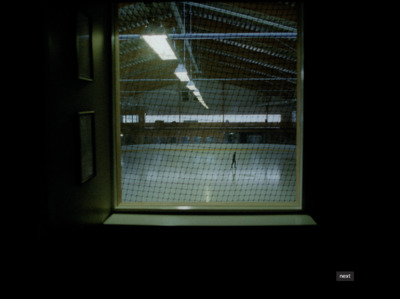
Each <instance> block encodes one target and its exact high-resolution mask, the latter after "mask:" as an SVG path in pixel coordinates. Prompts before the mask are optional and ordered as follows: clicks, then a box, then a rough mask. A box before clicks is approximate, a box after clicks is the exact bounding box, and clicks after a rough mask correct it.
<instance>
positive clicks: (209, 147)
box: [121, 144, 296, 204]
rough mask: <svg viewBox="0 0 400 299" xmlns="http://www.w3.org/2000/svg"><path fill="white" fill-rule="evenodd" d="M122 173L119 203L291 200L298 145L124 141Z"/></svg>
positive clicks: (284, 201) (294, 192) (293, 200)
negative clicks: (133, 142)
mask: <svg viewBox="0 0 400 299" xmlns="http://www.w3.org/2000/svg"><path fill="white" fill-rule="evenodd" d="M234 152H236V168H235V165H233V167H231V166H232V156H233V153H234ZM121 176H122V177H121V186H122V202H123V203H177V204H182V203H223V202H226V203H294V202H295V201H296V146H295V145H277V144H199V145H196V144H182V145H176V144H175V145H171V144H161V145H160V144H158V145H155V144H152V145H126V146H122V149H121Z"/></svg>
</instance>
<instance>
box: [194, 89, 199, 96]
mask: <svg viewBox="0 0 400 299" xmlns="http://www.w3.org/2000/svg"><path fill="white" fill-rule="evenodd" d="M193 95H194V96H196V97H199V96H200V91H199V90H198V89H197V88H196V89H194V90H193Z"/></svg>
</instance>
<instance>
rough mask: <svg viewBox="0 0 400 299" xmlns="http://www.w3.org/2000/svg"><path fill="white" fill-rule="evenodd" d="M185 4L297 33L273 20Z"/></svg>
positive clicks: (198, 4)
mask: <svg viewBox="0 0 400 299" xmlns="http://www.w3.org/2000/svg"><path fill="white" fill-rule="evenodd" d="M185 3H186V4H188V5H191V6H195V7H199V8H203V9H208V10H211V11H214V12H219V13H223V14H226V15H230V16H233V17H237V18H241V19H245V20H248V21H252V22H256V23H259V24H263V25H268V26H271V27H275V28H279V29H283V30H286V31H290V32H297V28H296V27H292V26H287V25H284V24H280V23H278V22H277V21H276V20H275V19H273V20H272V19H271V20H266V19H264V18H263V19H262V18H257V17H254V16H250V15H247V14H243V13H239V12H235V11H231V10H227V9H223V8H219V7H215V6H211V5H206V4H202V3H195V2H185ZM266 17H267V16H266Z"/></svg>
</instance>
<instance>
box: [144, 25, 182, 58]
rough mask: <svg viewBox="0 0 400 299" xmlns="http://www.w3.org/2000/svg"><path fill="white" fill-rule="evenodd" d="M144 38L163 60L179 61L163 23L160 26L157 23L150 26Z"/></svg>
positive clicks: (145, 31)
mask: <svg viewBox="0 0 400 299" xmlns="http://www.w3.org/2000/svg"><path fill="white" fill-rule="evenodd" d="M153 22H154V20H153ZM142 38H143V40H144V41H145V42H146V43H147V44H148V45H149V46H150V48H152V49H153V51H154V52H156V53H157V55H158V56H159V57H160V58H161V59H162V60H176V59H178V58H177V57H176V55H175V52H174V50H173V49H172V48H171V46H170V44H169V43H168V35H167V32H166V30H165V28H164V27H163V26H162V24H161V22H160V24H159V25H156V24H155V23H152V24H150V25H148V26H147V27H146V28H145V29H144V31H143V34H142Z"/></svg>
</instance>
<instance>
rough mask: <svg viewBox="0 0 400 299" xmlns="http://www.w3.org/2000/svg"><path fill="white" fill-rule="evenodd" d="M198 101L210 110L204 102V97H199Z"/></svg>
mask: <svg viewBox="0 0 400 299" xmlns="http://www.w3.org/2000/svg"><path fill="white" fill-rule="evenodd" d="M197 100H198V101H199V102H200V104H202V105H203V106H204V107H205V108H206V109H208V106H207V104H206V103H205V102H204V100H203V97H202V96H201V95H199V96H197Z"/></svg>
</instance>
